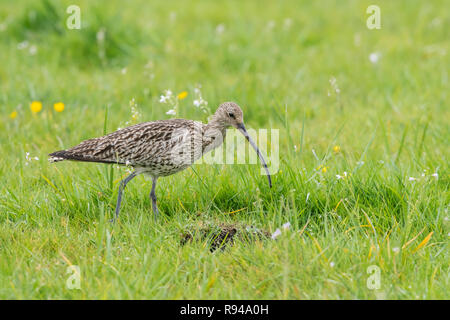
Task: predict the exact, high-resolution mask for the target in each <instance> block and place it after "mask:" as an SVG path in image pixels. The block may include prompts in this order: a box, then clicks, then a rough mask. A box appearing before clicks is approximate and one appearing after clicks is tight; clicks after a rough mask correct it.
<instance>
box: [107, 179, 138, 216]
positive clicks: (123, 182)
mask: <svg viewBox="0 0 450 320" xmlns="http://www.w3.org/2000/svg"><path fill="white" fill-rule="evenodd" d="M134 177H136V171H134V172H132V173H131V174H130V175H129V176H128V177H126V178H125V179H123V180H122V181H120V186H119V194H118V196H117V204H116V214H115V217H114V219H112V222H114V221H115V220H117V218H119V212H120V203H121V202H122V193H123V190H124V189H125V187H126V185H127V183H128V182H130V180H131V179H133V178H134Z"/></svg>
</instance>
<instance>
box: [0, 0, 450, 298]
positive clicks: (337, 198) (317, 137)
mask: <svg viewBox="0 0 450 320" xmlns="http://www.w3.org/2000/svg"><path fill="white" fill-rule="evenodd" d="M73 4H75V5H78V6H79V7H80V9H81V29H79V30H77V29H73V30H71V29H68V28H67V27H66V20H67V18H68V17H69V14H68V13H67V12H66V8H67V7H68V6H69V5H73ZM372 4H376V5H378V6H379V7H380V9H381V29H373V30H370V29H368V28H367V26H366V20H367V18H368V17H369V15H368V14H367V13H366V9H367V7H368V6H369V5H372ZM449 30H450V3H449V2H448V1H444V0H432V1H418V0H409V1H406V0H405V1H381V0H380V1H373V0H371V1H366V0H362V1H332V0H322V1H282V2H281V1H280V2H278V1H266V0H264V1H245V2H244V1H238V0H231V1H206V0H200V1H189V2H188V1H170V0H169V1H128V2H126V4H125V2H122V1H118V0H113V1H95V2H94V1H81V0H70V1H66V0H64V1H50V0H49V1H25V0H20V1H7V0H0V61H1V62H0V154H1V159H2V161H0V176H1V181H0V298H1V299H449V298H450V294H449V288H450V283H449V271H450V268H449V267H450V266H449V255H448V244H449V237H450V228H449V227H450V221H449V216H450V214H449V212H448V210H449V200H450V194H449V182H450V179H449V172H448V159H449V147H448V145H449V140H450V129H449V120H450V108H449V92H450V90H449V88H450V83H449V71H450V69H449V66H450V33H449ZM167 90H170V91H171V92H172V93H173V95H174V97H175V98H174V100H173V101H174V102H173V103H175V104H176V105H177V107H176V114H175V115H172V114H170V113H171V112H169V114H167V112H168V111H169V110H171V109H173V106H172V105H171V104H170V103H166V102H164V101H163V102H161V95H165V94H167ZM200 98H201V99H202V100H203V101H204V103H203V107H202V108H199V107H197V106H196V105H195V104H198V100H199V99H200ZM163 100H164V99H163ZM196 101H197V102H196ZM224 101H235V102H237V103H238V104H239V105H240V106H241V107H242V109H243V111H244V119H245V123H246V126H247V127H248V128H253V129H259V128H266V129H278V130H279V155H280V159H279V160H280V167H279V171H278V172H276V173H274V175H273V188H271V189H270V188H269V187H268V184H267V179H266V177H265V176H263V175H260V174H259V173H260V169H261V167H260V165H259V164H257V165H250V164H249V165H220V164H212V165H207V164H196V165H194V166H193V167H192V168H190V169H187V170H185V171H183V172H180V173H178V174H176V175H173V176H170V177H166V178H161V179H159V181H158V186H157V195H158V206H159V209H160V215H161V217H160V219H159V220H158V221H155V220H154V219H153V215H152V213H151V202H150V199H149V196H148V194H149V192H150V189H151V180H150V179H149V178H146V177H144V176H139V177H137V178H136V179H134V180H133V181H132V182H130V184H129V185H128V186H127V189H126V191H125V194H124V200H123V203H122V212H121V217H120V219H119V221H118V223H116V224H111V223H110V222H109V219H111V218H112V215H113V212H114V206H115V201H116V198H117V191H118V187H119V182H120V179H121V178H123V177H125V176H126V174H127V168H123V167H122V168H117V167H116V166H107V165H103V164H91V163H76V162H61V163H56V164H51V163H49V162H48V160H47V155H48V154H49V153H51V152H53V151H56V150H60V149H65V148H68V147H71V146H74V145H76V144H78V143H79V142H80V141H82V140H84V139H88V138H92V137H97V136H101V135H103V134H104V133H109V132H112V131H114V130H116V129H117V128H119V127H121V128H123V127H124V126H126V125H131V124H134V123H139V122H144V121H151V120H157V119H169V118H174V117H180V118H189V119H195V120H201V121H207V117H208V115H209V113H210V112H214V111H215V109H216V107H217V106H218V105H219V104H220V103H221V102H224ZM206 102H207V104H206ZM265 151H266V152H267V150H265ZM287 223H289V224H290V227H289V228H286V227H285V228H284V227H283V225H285V226H286V224H287ZM205 224H211V225H215V226H220V225H221V224H227V225H236V226H239V227H240V228H243V229H244V230H245V228H246V226H252V227H253V228H256V229H258V230H265V231H266V232H267V233H268V234H270V235H273V234H274V233H275V232H276V230H277V229H279V230H280V231H281V234H279V235H278V236H277V237H276V238H275V236H274V238H275V239H272V238H271V237H268V238H267V239H260V240H256V241H250V240H248V239H247V240H246V239H238V238H236V240H235V241H234V244H233V245H228V246H226V247H225V248H224V249H223V250H215V251H214V252H211V251H210V248H209V243H208V240H207V239H197V240H195V241H191V242H188V243H185V244H184V245H183V244H181V240H182V235H183V234H184V233H186V232H187V231H190V230H194V231H195V230H197V229H198V228H199V227H201V226H204V225H205ZM77 272H79V276H80V277H79V278H76V275H77ZM74 276H75V278H76V279H79V288H76V287H77V282H76V281H75V282H71V281H72V280H73V279H75V278H74ZM71 284H72V285H71ZM73 284H75V288H74V287H73Z"/></svg>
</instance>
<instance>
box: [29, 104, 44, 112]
mask: <svg viewBox="0 0 450 320" xmlns="http://www.w3.org/2000/svg"><path fill="white" fill-rule="evenodd" d="M30 109H31V112H33V113H38V112H39V111H41V110H42V102H40V101H33V102H31V104H30Z"/></svg>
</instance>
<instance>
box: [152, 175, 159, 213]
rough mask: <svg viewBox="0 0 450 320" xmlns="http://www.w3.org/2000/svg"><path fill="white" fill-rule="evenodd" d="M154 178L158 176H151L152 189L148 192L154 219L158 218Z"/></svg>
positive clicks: (156, 178)
mask: <svg viewBox="0 0 450 320" xmlns="http://www.w3.org/2000/svg"><path fill="white" fill-rule="evenodd" d="M156 180H158V177H153V178H152V191H151V192H150V199H151V200H152V209H153V213H154V214H155V219H156V218H158V215H159V214H158V207H157V206H156V193H155V190H156Z"/></svg>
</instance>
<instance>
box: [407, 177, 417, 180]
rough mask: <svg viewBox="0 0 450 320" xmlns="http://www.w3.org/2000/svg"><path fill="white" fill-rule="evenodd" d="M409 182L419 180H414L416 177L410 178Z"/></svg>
mask: <svg viewBox="0 0 450 320" xmlns="http://www.w3.org/2000/svg"><path fill="white" fill-rule="evenodd" d="M408 180H409V181H415V180H417V179H416V178H414V177H409V179H408Z"/></svg>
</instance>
